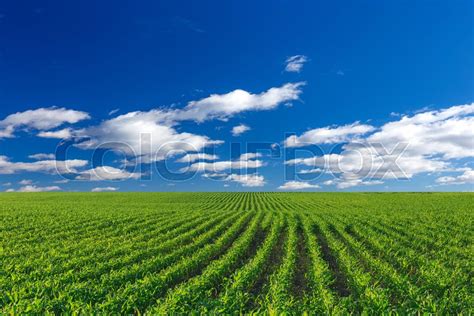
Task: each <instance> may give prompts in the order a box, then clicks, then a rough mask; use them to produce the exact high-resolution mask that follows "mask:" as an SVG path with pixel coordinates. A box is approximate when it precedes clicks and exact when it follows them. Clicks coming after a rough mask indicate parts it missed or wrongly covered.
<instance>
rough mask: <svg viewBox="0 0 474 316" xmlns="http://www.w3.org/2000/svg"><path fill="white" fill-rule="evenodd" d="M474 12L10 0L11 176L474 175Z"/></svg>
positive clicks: (6, 85) (404, 185)
mask: <svg viewBox="0 0 474 316" xmlns="http://www.w3.org/2000/svg"><path fill="white" fill-rule="evenodd" d="M473 12H474V10H473V4H472V1H461V0H459V1H451V2H446V1H357V2H354V1H271V2H267V1H257V2H256V1H198V2H197V1H184V2H182V1H140V2H139V3H137V2H132V1H100V2H97V1H80V2H75V3H72V2H70V1H41V2H38V1H21V2H18V1H11V2H2V3H0V38H1V41H0V156H1V158H0V185H1V186H2V187H0V191H6V190H10V191H12V190H15V191H17V190H23V191H36V190H63V191H74V190H79V191H90V190H92V189H96V190H117V191H138V190H140V191H187V190H193V191H198V190H212V191H214V190H215V191H221V190H229V191H239V190H245V191H247V190H311V191H339V190H348V191H392V190H394V191H406V190H409V191H414V190H415V191H426V190H435V191H438V190H443V191H466V190H468V191H472V189H473V178H474V175H473V169H472V168H473V163H472V162H473V161H472V157H473V155H474V153H473V152H474V144H473V141H472V139H474V133H473V129H474V128H473V112H474V109H473V108H474V105H473V104H472V102H474V96H473V91H474V90H473V88H474V76H473V71H472V69H474V57H473V56H474V45H473V44H474V43H473V42H474V36H473V35H474V34H473V29H474V27H473V26H474V25H473V21H474V19H473V14H474V13H473ZM292 57H293V58H292ZM242 125H243V126H246V127H248V128H247V130H246V128H245V127H243V128H240V131H241V132H242V133H241V134H240V135H233V133H232V129H233V128H234V127H237V126H242ZM236 131H237V132H238V131H239V129H236ZM140 133H142V134H147V135H149V136H150V137H151V142H150V144H149V146H148V147H147V146H145V147H146V148H148V149H143V147H140V146H141V145H140V139H139V134H140ZM234 134H235V133H234ZM291 135H293V136H291ZM61 143H62V144H67V145H63V147H60V148H66V147H67V148H68V150H67V152H61V150H59V151H58V152H57V155H56V151H57V148H58V145H59V144H61ZM118 143H121V144H122V145H118ZM123 144H126V145H123ZM186 144H187V145H186ZM142 145H143V142H142ZM239 146H240V149H239V150H237V147H239ZM98 147H100V148H102V150H96V149H97V148H98ZM140 148H141V149H142V152H141V153H138V152H137V150H138V149H140ZM160 148H161V149H160ZM163 148H165V149H166V151H167V153H166V154H165V155H164V156H162V155H161V151H162V149H163ZM232 148H233V150H232ZM265 148H266V149H265ZM130 149H131V150H132V151H133V152H131V151H130ZM394 150H395V151H394ZM104 152H105V155H101V154H100V153H104ZM248 152H250V153H255V154H256V155H255V154H254V155H247V156H241V155H242V154H245V153H248ZM94 153H95V154H94ZM157 153H158V154H157ZM204 153H205V154H207V156H204V155H202V154H204ZM35 154H46V155H36V156H33V155H35ZM52 154H54V155H52ZM186 154H190V155H192V156H186V157H187V158H189V157H191V158H193V159H194V160H193V161H192V162H190V161H189V159H188V160H186V161H185V159H187V158H183V156H185V155H186ZM198 154H201V155H198ZM102 158H103V159H102ZM180 160H182V161H185V162H180ZM164 165H166V166H167V167H168V168H170V171H171V172H173V173H175V172H178V173H181V171H183V173H182V174H180V175H174V176H172V177H171V178H172V179H170V176H167V175H166V173H165V174H163V172H162V171H163V170H164V167H163V166H164ZM186 168H187V169H186ZM66 169H67V170H66ZM160 170H161V171H160ZM180 170H181V171H180ZM309 170H311V171H309ZM58 172H59V173H61V174H62V175H58ZM301 172H303V173H301ZM66 173H67V174H66ZM164 177H165V178H166V177H168V179H164ZM64 178H66V179H64Z"/></svg>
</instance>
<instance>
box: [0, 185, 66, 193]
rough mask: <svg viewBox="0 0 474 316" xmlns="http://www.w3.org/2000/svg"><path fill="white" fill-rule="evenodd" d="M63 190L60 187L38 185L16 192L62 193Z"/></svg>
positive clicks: (27, 186) (24, 187)
mask: <svg viewBox="0 0 474 316" xmlns="http://www.w3.org/2000/svg"><path fill="white" fill-rule="evenodd" d="M60 190H61V188H60V187H58V186H55V185H54V186H47V187H38V186H36V185H25V186H23V187H21V188H19V189H18V190H17V191H16V192H49V191H60ZM14 191H15V190H12V189H10V190H8V192H14Z"/></svg>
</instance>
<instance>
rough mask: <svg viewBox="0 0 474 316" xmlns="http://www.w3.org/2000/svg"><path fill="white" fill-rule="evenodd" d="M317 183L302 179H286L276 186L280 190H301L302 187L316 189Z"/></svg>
mask: <svg viewBox="0 0 474 316" xmlns="http://www.w3.org/2000/svg"><path fill="white" fill-rule="evenodd" d="M317 188H319V185H317V184H311V183H308V182H304V181H288V182H286V183H285V184H283V185H281V186H279V187H278V189H280V190H303V189H317Z"/></svg>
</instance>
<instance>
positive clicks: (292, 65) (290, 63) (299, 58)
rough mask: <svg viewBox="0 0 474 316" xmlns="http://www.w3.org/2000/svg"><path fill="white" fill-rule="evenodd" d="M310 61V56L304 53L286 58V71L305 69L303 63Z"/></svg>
mask: <svg viewBox="0 0 474 316" xmlns="http://www.w3.org/2000/svg"><path fill="white" fill-rule="evenodd" d="M307 61H308V58H307V57H306V56H304V55H295V56H291V57H288V58H287V59H286V66H285V71H287V72H300V71H301V70H302V69H303V65H304V64H305V63H306V62H307Z"/></svg>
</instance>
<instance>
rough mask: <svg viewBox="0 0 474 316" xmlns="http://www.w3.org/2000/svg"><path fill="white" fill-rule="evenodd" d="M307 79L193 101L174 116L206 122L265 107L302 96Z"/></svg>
mask: <svg viewBox="0 0 474 316" xmlns="http://www.w3.org/2000/svg"><path fill="white" fill-rule="evenodd" d="M303 85H304V82H297V83H287V84H284V85H283V86H281V87H276V88H270V89H268V90H267V91H265V92H262V93H260V94H252V93H249V92H247V91H245V90H241V89H237V90H234V91H232V92H229V93H226V94H212V95H211V96H209V97H207V98H204V99H201V100H198V101H191V102H189V103H188V105H187V106H186V107H185V108H184V109H182V110H177V111H173V112H172V115H171V116H172V118H173V119H174V120H179V121H182V120H193V121H196V122H203V121H206V120H210V119H227V118H228V117H230V116H233V115H235V114H237V113H241V112H245V111H263V110H271V109H274V108H276V107H277V106H278V105H280V104H283V103H287V102H291V101H295V100H298V99H299V96H300V94H301V92H302V91H301V87H302V86H303Z"/></svg>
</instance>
